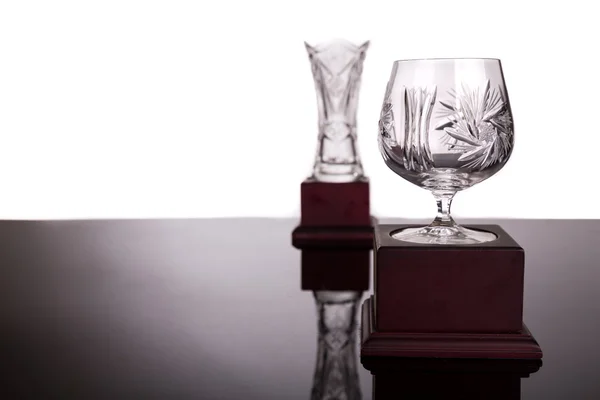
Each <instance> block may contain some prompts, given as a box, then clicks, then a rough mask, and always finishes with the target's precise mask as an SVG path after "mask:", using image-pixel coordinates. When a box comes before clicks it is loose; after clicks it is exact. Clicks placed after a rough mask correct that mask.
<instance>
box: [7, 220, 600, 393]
mask: <svg viewBox="0 0 600 400" xmlns="http://www.w3.org/2000/svg"><path fill="white" fill-rule="evenodd" d="M382 222H386V223H390V222H406V221H399V220H396V221H394V220H385V219H383V220H382ZM461 222H465V221H461ZM470 222H477V223H497V224H500V225H501V226H502V227H503V228H504V229H505V230H506V231H507V232H508V233H509V234H510V235H512V237H513V238H514V239H515V240H516V241H517V242H518V243H519V244H520V245H521V246H522V247H523V248H524V249H525V254H526V266H525V306H524V307H525V309H524V319H525V323H526V324H527V326H528V327H529V328H530V330H531V331H532V332H533V334H534V335H535V337H536V339H537V341H538V342H539V344H540V346H541V347H542V350H543V351H544V358H543V366H542V367H541V369H540V370H539V371H538V372H536V373H534V374H532V375H531V376H530V377H529V378H525V379H523V380H522V382H521V392H522V398H524V399H598V398H600V346H599V344H598V341H599V340H600V221H593V220H590V221H568V220H477V221H470ZM296 223H297V221H296V220H292V219H206V220H202V219H199V220H99V221H30V222H25V221H3V222H0V367H1V371H0V372H1V373H2V375H1V376H0V399H36V400H37V399H86V400H88V399H262V400H267V399H307V398H309V396H310V390H311V386H312V380H313V374H314V370H315V360H316V348H317V313H316V307H315V299H314V297H313V295H312V293H311V292H306V291H301V290H300V269H299V268H300V251H299V250H297V249H295V248H293V247H292V246H291V237H290V235H291V231H292V229H293V228H294V227H295V225H296ZM366 295H367V293H365V296H366ZM358 370H359V380H360V388H361V392H362V398H363V399H370V398H371V396H372V394H371V393H372V376H371V374H370V372H369V371H367V370H365V369H364V368H363V367H362V366H361V365H360V363H359V362H358ZM449 398H450V396H449Z"/></svg>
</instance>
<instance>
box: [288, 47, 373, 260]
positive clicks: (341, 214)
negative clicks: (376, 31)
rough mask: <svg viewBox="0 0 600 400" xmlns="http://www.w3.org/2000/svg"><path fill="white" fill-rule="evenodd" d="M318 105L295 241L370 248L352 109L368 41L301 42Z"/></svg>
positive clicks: (365, 183)
mask: <svg viewBox="0 0 600 400" xmlns="http://www.w3.org/2000/svg"><path fill="white" fill-rule="evenodd" d="M305 46H306V50H307V51H308V57H309V60H310V64H311V68H312V75H313V79H314V82H315V89H316V93H317V106H318V137H317V151H316V155H315V160H314V164H313V168H312V172H311V175H310V177H309V178H307V179H306V180H305V181H304V182H302V184H301V188H300V191H301V221H300V225H299V226H298V228H297V229H296V230H295V231H294V233H293V235H292V241H293V244H294V246H296V247H298V248H304V247H306V246H307V245H310V244H311V243H314V242H315V241H316V242H318V243H319V244H320V245H325V246H328V247H331V246H342V247H344V246H348V245H350V246H359V247H361V248H364V249H371V248H372V241H373V224H372V220H371V216H370V211H369V181H368V179H367V178H366V177H365V175H364V171H363V167H362V163H361V161H360V156H359V152H358V148H357V143H356V114H357V107H358V94H359V89H360V81H361V75H362V69H363V61H364V59H365V54H366V51H367V48H368V46H369V42H365V43H363V44H361V45H355V44H353V43H350V42H348V41H346V40H332V41H329V42H325V43H320V44H317V45H310V44H308V43H305Z"/></svg>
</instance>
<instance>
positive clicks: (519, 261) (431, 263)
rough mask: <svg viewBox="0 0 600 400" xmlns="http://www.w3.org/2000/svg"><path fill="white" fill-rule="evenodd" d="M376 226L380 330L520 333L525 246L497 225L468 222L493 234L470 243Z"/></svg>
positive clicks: (376, 294)
mask: <svg viewBox="0 0 600 400" xmlns="http://www.w3.org/2000/svg"><path fill="white" fill-rule="evenodd" d="M406 227H413V226H410V225H379V226H377V227H376V228H375V241H374V245H375V248H374V252H375V257H374V259H375V262H374V280H375V303H376V312H377V315H376V324H375V326H376V328H377V331H379V332H419V333H425V332H431V333H436V332H438V333H450V332H455V333H494V334H495V333H517V332H519V331H520V330H521V329H522V323H523V277H524V265H525V261H524V260H525V256H524V251H523V249H522V248H521V246H519V245H518V244H517V243H516V242H515V241H514V240H513V239H512V238H511V237H510V236H509V235H508V233H506V232H505V231H504V230H503V229H502V228H500V227H499V226H498V225H473V226H469V228H473V229H478V230H485V231H490V232H493V233H494V234H496V236H497V237H498V239H496V240H494V241H491V242H488V243H483V244H478V245H468V246H449V245H429V244H414V243H408V242H403V241H400V240H396V239H394V238H392V237H391V236H390V234H392V233H393V232H394V231H396V230H398V229H403V228H406Z"/></svg>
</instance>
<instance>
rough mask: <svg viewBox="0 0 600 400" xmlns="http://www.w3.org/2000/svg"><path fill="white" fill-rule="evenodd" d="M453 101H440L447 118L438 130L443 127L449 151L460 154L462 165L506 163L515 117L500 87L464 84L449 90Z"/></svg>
mask: <svg viewBox="0 0 600 400" xmlns="http://www.w3.org/2000/svg"><path fill="white" fill-rule="evenodd" d="M450 95H451V96H452V98H453V99H454V102H452V103H451V104H448V103H444V102H443V101H440V104H441V105H442V106H443V107H444V109H442V110H441V111H440V114H441V115H442V116H443V117H445V118H446V119H447V121H446V122H444V121H442V122H441V123H440V124H439V125H438V126H437V127H436V129H438V130H440V129H441V130H443V131H444V132H445V134H446V135H447V137H446V138H445V139H444V140H445V141H446V143H447V145H448V148H449V150H451V151H453V152H457V153H459V154H460V157H459V158H458V161H464V162H465V164H464V165H463V167H466V168H474V169H485V168H487V167H489V166H491V165H492V164H496V163H499V162H503V161H504V160H505V159H506V158H507V157H508V156H509V154H510V151H511V147H512V142H513V138H512V135H513V132H512V119H511V116H510V113H509V110H508V108H507V107H506V101H505V100H504V98H503V96H502V91H501V90H500V89H498V90H496V89H490V81H489V80H488V81H487V83H486V85H485V89H483V90H479V88H477V89H475V90H471V89H469V88H468V87H467V86H466V85H463V86H462V91H461V92H460V93H459V94H457V93H456V92H455V91H454V90H452V91H451V92H450Z"/></svg>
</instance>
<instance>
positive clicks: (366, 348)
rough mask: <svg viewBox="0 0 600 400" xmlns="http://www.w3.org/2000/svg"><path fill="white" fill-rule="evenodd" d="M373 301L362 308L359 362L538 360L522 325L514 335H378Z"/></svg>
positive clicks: (537, 351)
mask: <svg viewBox="0 0 600 400" xmlns="http://www.w3.org/2000/svg"><path fill="white" fill-rule="evenodd" d="M374 304H375V303H374V301H373V297H371V298H369V299H367V300H365V302H364V303H363V306H362V316H361V321H362V327H361V360H362V359H364V358H368V357H425V358H450V359H454V358H492V359H541V358H542V350H541V349H540V347H539V345H538V344H537V342H536V340H535V339H534V338H533V336H532V335H531V333H530V332H529V330H528V329H527V327H526V326H525V325H524V324H523V325H522V330H521V331H520V332H517V333H412V332H408V333H406V332H381V331H377V329H376V328H375V309H374Z"/></svg>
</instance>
